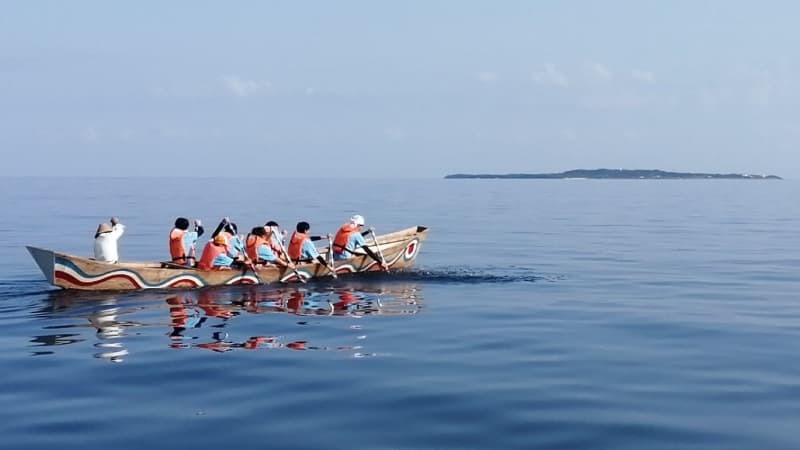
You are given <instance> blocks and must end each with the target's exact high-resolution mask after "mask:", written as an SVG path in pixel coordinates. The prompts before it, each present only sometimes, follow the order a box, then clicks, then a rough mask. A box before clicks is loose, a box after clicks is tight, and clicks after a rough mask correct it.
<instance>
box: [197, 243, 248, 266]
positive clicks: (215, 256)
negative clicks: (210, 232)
mask: <svg viewBox="0 0 800 450" xmlns="http://www.w3.org/2000/svg"><path fill="white" fill-rule="evenodd" d="M228 253H229V252H228V242H227V241H226V240H225V236H223V235H222V234H218V235H216V236H215V237H214V239H212V240H210V241H208V243H207V244H206V246H205V248H203V254H202V255H201V256H200V261H199V262H198V263H197V268H198V269H200V270H212V269H218V270H224V269H230V268H231V267H232V266H234V265H236V264H237V263H239V264H241V263H243V262H244V258H242V257H237V258H231V257H230V255H229V254H228Z"/></svg>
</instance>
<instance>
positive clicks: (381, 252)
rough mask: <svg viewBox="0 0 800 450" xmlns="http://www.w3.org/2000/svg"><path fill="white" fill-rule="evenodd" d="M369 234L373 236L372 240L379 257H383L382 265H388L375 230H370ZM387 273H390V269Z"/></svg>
mask: <svg viewBox="0 0 800 450" xmlns="http://www.w3.org/2000/svg"><path fill="white" fill-rule="evenodd" d="M369 234H371V235H372V240H373V241H375V247H376V248H377V249H378V256H380V257H381V264H382V265H384V266H385V265H386V258H384V257H383V251H382V250H381V245H380V244H378V238H376V237H375V230H373V229H372V228H370V230H369ZM386 273H389V267H386Z"/></svg>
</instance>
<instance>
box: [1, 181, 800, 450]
mask: <svg viewBox="0 0 800 450" xmlns="http://www.w3.org/2000/svg"><path fill="white" fill-rule="evenodd" d="M209 185H211V186H214V187H215V188H214V189H211V190H209V189H208V186H209ZM798 198H800V182H797V181H793V180H787V181H736V180H713V181H700V180H692V181H648V180H641V181H602V180H438V179H424V180H400V179H393V180H386V179H358V180H356V179H354V180H318V179H316V180H257V179H245V180H241V179H228V180H216V182H213V183H211V184H209V182H208V181H207V180H199V179H197V180H194V179H183V180H166V179H76V178H6V179H0V209H2V211H3V214H2V216H0V243H2V249H3V250H4V251H3V254H2V256H0V349H2V352H0V367H2V376H0V406H2V408H0V436H2V440H0V447H2V448H8V449H55V448H58V449H81V450H85V449H88V448H115V449H141V448H191V449H215V450H219V449H225V448H237V449H238V448H242V449H244V448H348V449H349V448H447V447H451V448H536V447H545V448H547V447H555V448H615V449H620V448H629V449H643V448H678V447H691V448H742V449H745V448H747V449H755V448H800V431H799V430H800V429H799V428H798V423H800V358H798V356H800V236H798V230H800V202H798ZM354 213H359V214H362V215H364V216H365V217H366V219H367V222H368V224H369V225H372V226H374V227H375V228H376V230H377V231H378V233H381V232H390V231H395V230H398V229H401V228H406V227H410V226H414V225H424V226H428V227H430V235H429V238H428V240H427V241H426V242H425V244H424V245H423V247H422V250H421V253H420V255H419V258H418V261H417V266H416V268H415V269H414V270H413V271H410V272H408V273H389V274H385V275H377V276H370V277H366V278H358V279H351V280H347V279H344V278H342V279H340V280H338V281H323V282H318V283H310V284H307V285H277V286H255V287H233V288H222V289H206V290H200V291H177V292H173V291H157V292H146V293H108V294H87V293H83V294H82V293H71V292H63V291H57V290H54V289H53V288H50V287H49V286H48V285H47V284H46V283H45V282H44V281H43V276H42V275H41V274H40V273H39V271H38V269H37V267H36V266H35V264H34V262H33V260H32V259H31V258H30V257H29V255H28V254H27V252H26V251H25V249H24V245H26V244H32V245H37V246H42V247H46V248H52V249H57V250H60V251H64V252H68V253H75V254H79V255H88V254H89V253H90V252H91V248H92V247H91V245H92V235H93V232H94V230H95V228H96V226H97V224H98V223H99V222H101V221H103V220H107V219H108V217H110V216H111V215H117V216H119V217H120V218H121V219H122V221H123V223H125V224H126V225H127V226H128V231H127V233H126V235H125V236H124V237H123V239H122V241H121V250H120V253H121V255H122V258H124V259H128V260H156V259H159V260H160V259H165V256H166V254H167V234H168V232H169V230H170V228H171V225H172V222H173V221H174V219H175V217H176V216H179V215H180V216H187V217H190V218H196V217H199V218H202V219H203V221H204V223H205V225H206V227H207V228H209V229H213V227H214V226H215V225H216V223H217V221H219V219H220V218H221V217H223V216H230V217H231V218H232V219H233V220H234V221H235V222H237V223H238V224H239V226H240V228H242V229H244V228H250V227H252V226H255V225H260V224H263V223H264V222H265V221H266V220H277V221H278V222H280V223H281V225H282V226H284V227H285V228H291V227H292V226H293V225H294V223H296V222H297V221H299V220H306V221H308V222H310V223H311V224H312V232H315V233H325V232H334V231H335V229H336V228H337V227H338V225H340V223H342V222H343V221H345V220H346V219H347V218H348V217H349V216H350V215H352V214H354ZM342 299H348V300H350V301H353V300H356V301H355V303H352V304H351V306H350V307H349V308H347V309H344V310H340V311H337V312H336V313H335V314H333V315H328V312H327V311H328V310H329V309H328V308H327V305H328V303H329V302H330V303H336V302H338V301H341V300H342Z"/></svg>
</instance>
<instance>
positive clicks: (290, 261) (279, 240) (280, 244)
mask: <svg viewBox="0 0 800 450" xmlns="http://www.w3.org/2000/svg"><path fill="white" fill-rule="evenodd" d="M272 236H274V237H275V239H277V240H278V245H279V246H280V247H281V253H283V257H284V258H286V261H288V264H291V263H292V258H290V257H289V252H287V251H286V247H284V246H283V241H282V240H281V238H280V236H278V233H277V232H276V231H275V229H274V228H273V229H272ZM287 267H288V266H287ZM292 270H293V271H294V275H295V276H296V277H297V279H298V280H300V282H301V283H305V282H306V280H304V279H303V277H301V276H300V272H298V271H297V267H295V268H294V269H292Z"/></svg>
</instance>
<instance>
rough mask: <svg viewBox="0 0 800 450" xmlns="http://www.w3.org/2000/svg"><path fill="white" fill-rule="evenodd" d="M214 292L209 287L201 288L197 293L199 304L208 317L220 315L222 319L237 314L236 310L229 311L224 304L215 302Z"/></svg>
mask: <svg viewBox="0 0 800 450" xmlns="http://www.w3.org/2000/svg"><path fill="white" fill-rule="evenodd" d="M214 300H216V298H215V297H214V292H212V291H211V290H209V289H205V290H200V291H199V292H198V294H197V306H198V307H199V308H200V309H202V310H203V312H204V313H205V314H206V316H208V317H219V318H221V319H228V318H230V317H233V316H235V315H237V313H236V312H234V311H229V310H228V309H227V308H225V307H224V306H222V305H220V304H218V303H215V302H214Z"/></svg>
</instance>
